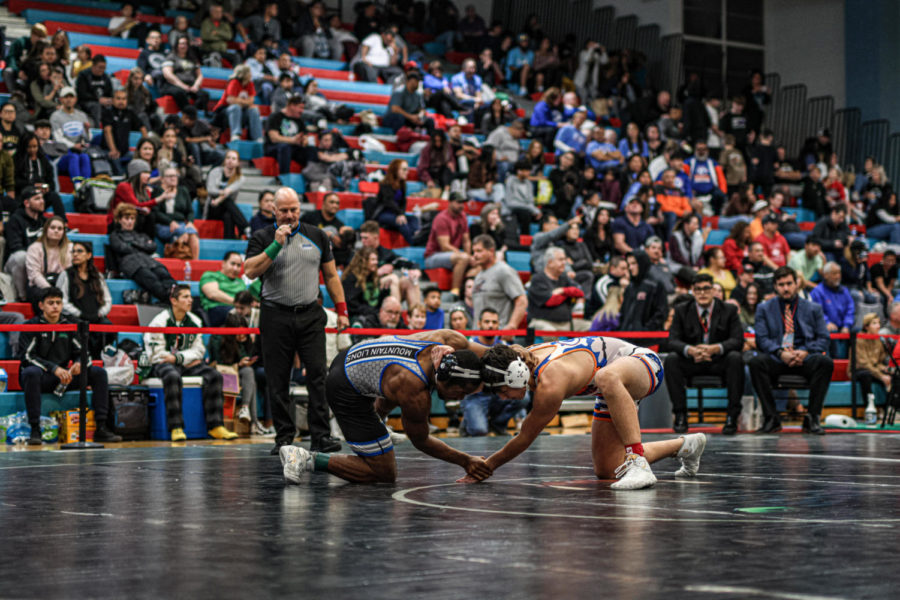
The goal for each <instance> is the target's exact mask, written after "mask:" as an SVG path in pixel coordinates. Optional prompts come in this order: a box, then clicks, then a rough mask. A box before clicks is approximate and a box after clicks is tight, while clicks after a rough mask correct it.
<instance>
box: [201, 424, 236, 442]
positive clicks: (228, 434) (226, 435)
mask: <svg viewBox="0 0 900 600" xmlns="http://www.w3.org/2000/svg"><path fill="white" fill-rule="evenodd" d="M208 433H209V437H212V438H215V439H217V440H236V439H237V438H238V434H236V433H235V432H233V431H228V430H227V429H225V428H224V427H222V426H221V425H219V426H218V427H213V428H212V429H210V430H209V432H208Z"/></svg>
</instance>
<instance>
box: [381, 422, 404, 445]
mask: <svg viewBox="0 0 900 600" xmlns="http://www.w3.org/2000/svg"><path fill="white" fill-rule="evenodd" d="M385 427H387V430H388V433H389V434H391V442H393V444H394V445H395V446H396V445H397V444H402V443H403V442H407V441H409V436H407V435H406V434H405V433H397V432H396V431H394V428H393V427H390V426H388V425H385Z"/></svg>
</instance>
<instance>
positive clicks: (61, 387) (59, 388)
mask: <svg viewBox="0 0 900 600" xmlns="http://www.w3.org/2000/svg"><path fill="white" fill-rule="evenodd" d="M67 387H68V384H66V383H63V382H62V381H60V382H59V383H58V384H57V385H56V388H55V389H54V390H53V393H54V394H55V395H56V396H57V397H58V398H62V397H63V394H65V393H66V388H67Z"/></svg>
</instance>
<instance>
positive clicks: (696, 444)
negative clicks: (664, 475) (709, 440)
mask: <svg viewBox="0 0 900 600" xmlns="http://www.w3.org/2000/svg"><path fill="white" fill-rule="evenodd" d="M681 437H683V438H684V443H683V444H682V445H681V450H679V451H678V454H676V455H675V457H676V458H677V459H679V460H680V461H681V468H680V469H678V470H677V471H675V476H676V477H693V476H694V475H696V474H697V471H699V470H700V455H701V454H703V449H704V448H706V434H705V433H692V434H690V435H683V436H681Z"/></svg>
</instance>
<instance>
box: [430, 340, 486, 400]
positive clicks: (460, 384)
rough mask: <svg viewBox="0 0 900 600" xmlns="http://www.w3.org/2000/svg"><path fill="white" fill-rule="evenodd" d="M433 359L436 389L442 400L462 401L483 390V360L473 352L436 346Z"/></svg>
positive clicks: (433, 349) (432, 355)
mask: <svg viewBox="0 0 900 600" xmlns="http://www.w3.org/2000/svg"><path fill="white" fill-rule="evenodd" d="M431 357H432V360H433V362H434V382H435V387H436V388H437V392H438V396H440V397H441V398H442V399H444V400H462V399H463V398H464V397H466V396H468V395H469V394H474V393H475V392H477V391H478V390H479V389H480V388H481V359H480V358H478V355H477V354H475V353H474V352H472V351H471V350H454V349H453V348H452V347H450V346H444V345H441V346H435V347H433V348H432V353H431Z"/></svg>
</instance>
